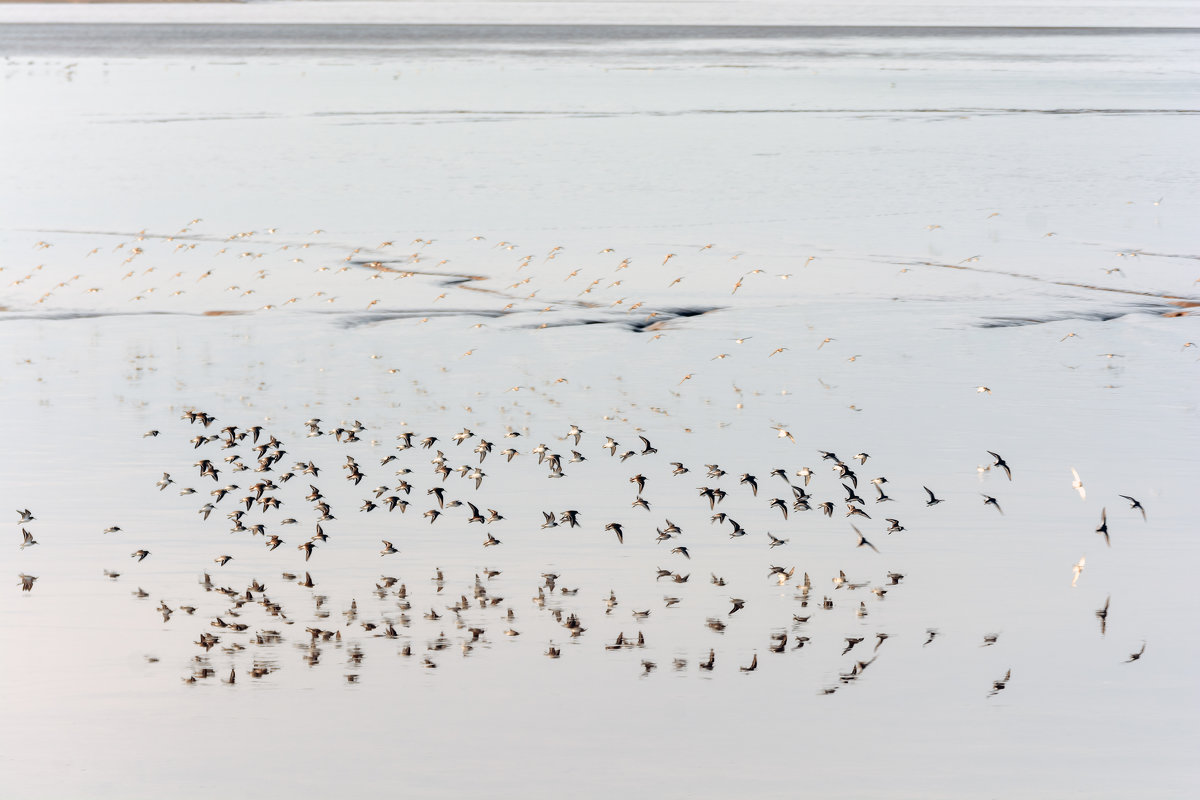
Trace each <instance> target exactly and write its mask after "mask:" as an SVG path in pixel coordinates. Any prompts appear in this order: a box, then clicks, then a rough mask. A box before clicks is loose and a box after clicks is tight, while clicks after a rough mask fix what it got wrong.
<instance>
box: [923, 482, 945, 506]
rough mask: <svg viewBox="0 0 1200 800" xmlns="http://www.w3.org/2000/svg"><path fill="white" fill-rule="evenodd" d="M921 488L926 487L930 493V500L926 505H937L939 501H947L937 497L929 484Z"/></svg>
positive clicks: (926, 490)
mask: <svg viewBox="0 0 1200 800" xmlns="http://www.w3.org/2000/svg"><path fill="white" fill-rule="evenodd" d="M921 488H922V489H924V490H925V492H926V494H928V495H929V501H928V502H926V503H925V505H926V506H936V505H937V504H938V503H944V502H945V501H944V500H941V499H939V498H937V497H934V496H933V492H932V491H930V489H929V487H928V486H922V487H921Z"/></svg>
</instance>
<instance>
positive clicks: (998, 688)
mask: <svg viewBox="0 0 1200 800" xmlns="http://www.w3.org/2000/svg"><path fill="white" fill-rule="evenodd" d="M1010 680H1012V670H1011V669H1010V670H1008V671H1006V672H1005V673H1004V677H1003V678H1001V679H1000V680H998V681H992V690H991V691H990V692H988V697H991V696H992V695H994V694H998V693H1000V692H1002V691H1004V687H1005V686H1007V685H1008V682H1009V681H1010Z"/></svg>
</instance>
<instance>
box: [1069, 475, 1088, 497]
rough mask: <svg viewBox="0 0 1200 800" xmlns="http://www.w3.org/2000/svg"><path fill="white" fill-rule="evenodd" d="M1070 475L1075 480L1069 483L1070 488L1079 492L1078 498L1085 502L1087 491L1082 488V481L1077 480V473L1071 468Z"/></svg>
mask: <svg viewBox="0 0 1200 800" xmlns="http://www.w3.org/2000/svg"><path fill="white" fill-rule="evenodd" d="M1071 474H1072V475H1074V476H1075V480H1073V481H1071V488H1072V489H1074V490H1075V491H1077V492H1079V497H1080V499H1082V500H1087V489H1084V488H1083V481H1082V480H1080V479H1079V473H1078V472H1076V471H1075V468H1074V467H1071Z"/></svg>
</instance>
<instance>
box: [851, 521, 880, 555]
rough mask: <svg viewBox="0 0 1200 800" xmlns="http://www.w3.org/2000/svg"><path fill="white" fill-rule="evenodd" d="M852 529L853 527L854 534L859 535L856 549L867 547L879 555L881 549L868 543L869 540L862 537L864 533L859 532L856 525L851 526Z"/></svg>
mask: <svg viewBox="0 0 1200 800" xmlns="http://www.w3.org/2000/svg"><path fill="white" fill-rule="evenodd" d="M850 527H851V528H854V532H855V533H856V534H857V535H858V544H856V545H855V547H864V546H865V547H869V548H871V549H872V550H874V551H875V552H876V553H878V552H879V548H877V547H876V546H875V545H873V544H871V543H870V542H868V541H867V539H866V537H864V536H863V535H862V531H860V530H859V529H858V528H856V527H855V526H854V525H851V526H850Z"/></svg>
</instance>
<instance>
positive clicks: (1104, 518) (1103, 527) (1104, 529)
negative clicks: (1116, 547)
mask: <svg viewBox="0 0 1200 800" xmlns="http://www.w3.org/2000/svg"><path fill="white" fill-rule="evenodd" d="M1096 533H1102V534H1104V543H1105V544H1106V545H1108V546H1109V547H1112V542H1111V541H1109V539H1108V512H1107V509H1103V508H1102V509H1100V526H1099V527H1098V528H1096Z"/></svg>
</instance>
